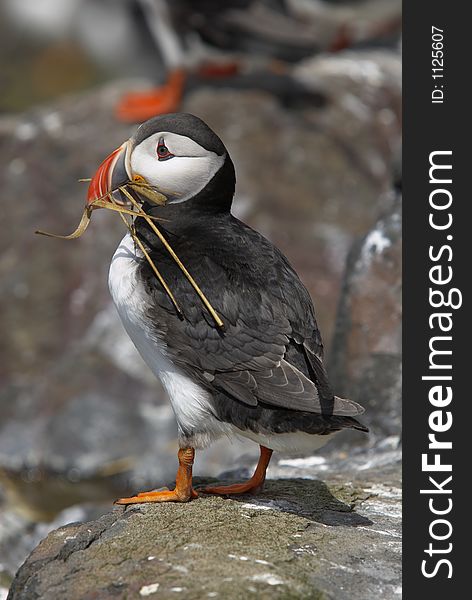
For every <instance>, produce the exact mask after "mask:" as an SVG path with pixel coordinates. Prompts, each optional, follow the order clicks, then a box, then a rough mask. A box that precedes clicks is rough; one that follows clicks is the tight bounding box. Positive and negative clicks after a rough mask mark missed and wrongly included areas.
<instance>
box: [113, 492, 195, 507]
mask: <svg viewBox="0 0 472 600" xmlns="http://www.w3.org/2000/svg"><path fill="white" fill-rule="evenodd" d="M194 498H198V494H197V492H196V491H195V490H194V489H193V488H192V489H191V490H190V492H189V493H187V492H182V491H180V490H177V489H175V490H159V491H156V492H140V493H139V494H137V495H136V496H131V497H129V498H119V499H118V500H115V502H114V504H120V505H125V506H126V505H128V504H144V503H146V502H189V501H190V500H193V499H194Z"/></svg>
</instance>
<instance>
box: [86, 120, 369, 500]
mask: <svg viewBox="0 0 472 600" xmlns="http://www.w3.org/2000/svg"><path fill="white" fill-rule="evenodd" d="M136 179H139V180H140V181H141V182H143V181H145V182H147V183H148V184H149V185H151V186H153V187H154V188H155V189H156V190H157V191H160V192H162V193H163V194H164V195H165V196H166V203H165V205H163V206H157V205H156V204H153V203H151V202H149V201H147V200H146V199H144V198H140V197H139V196H137V199H138V200H139V201H140V203H141V204H142V209H143V210H144V212H145V213H146V214H148V215H152V216H155V217H160V218H162V219H164V220H162V221H158V222H157V227H158V228H159V229H160V232H161V233H162V234H163V235H164V236H165V238H166V239H167V241H168V242H169V243H170V244H171V245H172V247H173V249H174V251H175V253H176V254H177V256H178V257H179V258H180V260H181V261H182V262H183V264H184V265H185V266H186V267H187V269H188V271H189V272H190V273H191V275H192V276H193V278H194V279H195V280H196V281H197V282H198V284H199V286H200V288H201V290H202V291H203V292H204V294H205V295H206V296H207V298H208V299H209V300H210V302H211V303H212V305H213V307H214V308H215V309H216V311H217V313H218V315H219V316H220V317H221V319H222V321H223V325H224V326H223V327H219V326H217V325H216V324H215V321H214V320H213V319H212V318H211V316H210V314H209V313H208V311H207V310H206V308H205V307H204V306H203V305H202V304H201V302H200V301H199V299H198V298H197V296H196V294H195V290H194V288H193V287H192V286H191V285H190V283H189V281H188V280H187V279H186V278H185V277H183V276H182V273H181V271H180V270H179V267H178V266H177V265H176V263H175V262H174V260H173V259H172V258H171V256H170V255H169V254H168V252H167V250H166V249H165V248H164V246H163V245H162V243H161V241H160V240H159V238H158V237H157V236H156V234H155V231H153V229H152V228H151V227H150V226H149V224H148V222H147V221H146V220H145V219H143V218H136V219H135V223H134V225H135V235H136V236H137V237H138V239H139V240H140V242H141V243H142V244H143V246H144V247H145V248H146V250H147V252H148V254H149V255H150V256H151V258H152V260H153V261H154V263H155V264H156V265H157V266H158V268H159V271H160V272H161V273H162V275H163V277H164V279H165V281H167V282H168V283H169V284H170V286H171V288H172V292H173V294H174V295H175V297H176V298H177V300H178V302H179V305H180V307H181V309H182V312H181V313H179V312H177V311H176V308H175V306H174V305H173V304H172V302H171V301H170V299H169V297H168V295H167V294H166V293H165V291H164V288H163V287H162V285H161V283H159V281H158V279H157V278H156V276H155V274H154V272H153V270H152V269H151V268H150V266H149V264H148V262H147V261H146V260H145V258H144V256H143V253H142V251H140V249H139V247H137V246H136V244H135V243H134V241H133V239H132V237H131V236H130V234H127V235H126V236H125V237H124V238H123V240H122V241H121V243H120V244H119V246H118V248H117V250H116V252H115V254H114V256H113V258H112V261H111V265H110V271H109V287H110V291H111V295H112V297H113V301H114V303H115V305H116V308H117V310H118V313H119V315H120V317H121V320H122V322H123V325H124V327H125V329H126V331H127V333H128V335H129V336H130V338H131V339H132V341H133V343H134V344H135V346H136V348H137V349H138V351H139V352H140V354H141V356H142V357H143V359H144V360H145V362H146V363H147V364H148V366H149V367H150V369H151V370H152V371H153V373H154V374H155V375H156V377H158V378H159V379H160V380H161V382H162V384H163V386H164V388H165V389H166V391H167V394H168V396H169V399H170V402H171V404H172V407H173V410H174V413H175V416H176V420H177V424H178V439H179V451H178V459H179V467H178V471H177V477H176V484H175V488H174V489H173V490H161V491H151V492H143V493H140V494H137V495H136V496H132V497H129V498H121V499H120V500H118V501H117V503H118V504H135V503H142V502H165V501H176V502H187V501H189V500H191V499H192V498H195V497H197V495H198V493H197V491H196V490H194V488H193V485H192V465H193V461H194V455H195V449H199V448H205V447H206V446H208V445H209V444H210V443H211V442H212V441H214V440H216V439H218V438H219V437H221V436H228V437H232V436H239V437H242V438H247V439H249V440H252V441H253V442H256V443H257V444H259V446H260V459H259V462H258V465H257V467H256V470H255V472H254V475H253V476H252V477H251V479H250V480H249V481H247V482H245V483H240V484H233V485H229V486H223V485H215V486H209V487H206V488H203V489H202V490H201V491H202V492H204V493H210V494H239V493H255V492H257V491H258V490H260V489H261V487H262V485H263V483H264V480H265V476H266V469H267V466H268V464H269V460H270V458H271V454H272V452H273V451H274V450H276V451H283V452H286V453H287V452H288V453H293V452H296V453H311V452H312V451H313V450H316V449H317V448H319V447H321V446H322V445H323V444H324V443H325V442H326V441H328V440H329V439H330V438H331V437H332V436H333V435H334V434H336V433H337V432H339V431H341V430H342V429H357V430H360V431H367V428H366V427H364V425H362V424H361V423H360V422H359V421H358V420H357V418H356V417H357V416H358V415H359V414H361V413H362V412H363V409H362V407H361V406H360V405H358V404H356V403H355V402H352V401H350V400H345V399H342V398H339V397H337V396H335V395H334V393H333V391H332V389H331V386H330V384H329V382H328V378H327V375H326V372H325V369H324V366H323V344H322V340H321V335H320V332H319V329H318V326H317V323H316V319H315V312H314V308H313V304H312V301H311V299H310V296H309V294H308V292H307V290H306V288H305V287H304V285H303V284H302V282H301V281H300V279H299V278H298V276H297V274H296V272H295V270H294V269H293V268H292V266H291V265H290V264H289V262H288V260H287V259H286V258H285V256H284V255H283V254H282V253H281V252H280V251H279V250H278V249H277V248H276V247H275V246H274V245H273V244H272V243H271V242H269V241H268V240H267V239H265V238H264V237H263V236H262V235H261V234H259V233H258V232H256V231H254V230H253V229H251V228H250V227H248V226H247V225H245V224H244V223H242V222H241V221H239V220H238V219H237V218H235V217H234V216H233V215H232V214H231V204H232V199H233V195H234V189H235V172H234V167H233V163H232V161H231V158H230V156H229V154H228V152H227V150H226V148H225V146H224V144H223V142H222V141H221V140H220V138H219V137H218V136H217V135H216V134H215V133H214V132H213V131H212V130H211V129H210V128H209V127H208V126H207V125H206V124H205V123H204V122H203V121H202V120H200V119H199V118H197V117H195V116H193V115H190V114H182V113H180V114H167V115H163V116H158V117H155V118H153V119H151V120H149V121H147V122H146V123H144V124H143V125H141V126H140V127H139V129H138V130H137V132H136V133H135V135H134V136H133V137H132V138H130V139H129V140H128V141H127V142H125V143H124V144H123V145H122V146H121V147H120V148H118V149H117V150H115V151H114V152H113V153H112V154H111V155H110V157H108V158H107V159H105V160H104V162H103V163H102V165H101V166H100V167H99V169H98V171H97V173H96V174H95V176H94V178H93V179H92V181H91V183H90V187H89V192H88V202H89V203H92V202H93V201H94V200H95V199H96V198H97V197H99V196H103V195H104V194H106V193H108V192H111V191H112V190H115V189H117V188H118V187H119V186H121V185H124V184H126V183H127V182H129V181H133V180H136ZM117 200H118V201H120V202H122V201H123V199H122V198H121V197H120V198H118V199H117Z"/></svg>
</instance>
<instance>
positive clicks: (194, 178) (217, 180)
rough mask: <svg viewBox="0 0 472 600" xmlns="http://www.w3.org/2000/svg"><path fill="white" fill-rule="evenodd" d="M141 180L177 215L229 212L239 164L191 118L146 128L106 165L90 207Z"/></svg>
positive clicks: (172, 117) (170, 118)
mask: <svg viewBox="0 0 472 600" xmlns="http://www.w3.org/2000/svg"><path fill="white" fill-rule="evenodd" d="M136 179H141V180H145V181H146V182H147V183H148V184H149V185H152V186H153V187H154V188H155V189H157V190H158V191H159V192H161V193H162V194H164V196H166V198H167V206H169V208H170V207H171V206H172V207H173V212H175V211H177V210H178V209H181V210H190V209H191V208H193V209H195V208H198V209H199V210H201V211H212V212H215V211H216V212H229V210H230V207H231V202H232V198H233V194H234V187H235V174H234V167H233V163H232V161H231V158H230V157H229V155H228V152H227V150H226V148H225V146H224V144H223V142H222V141H221V140H220V138H219V137H218V136H217V135H216V133H214V131H212V130H211V129H210V128H209V127H208V125H207V124H206V123H204V122H203V121H202V120H201V119H199V118H198V117H196V116H194V115H191V114H188V113H175V114H167V115H162V116H159V117H154V118H153V119H150V120H149V121H146V122H145V123H143V124H142V125H141V126H140V127H139V129H138V130H137V131H136V133H135V135H134V136H133V137H132V138H130V139H129V140H128V141H127V142H125V143H124V144H123V145H122V146H121V147H120V148H119V149H117V150H115V152H114V153H112V154H111V155H110V157H108V158H107V159H105V161H104V162H103V163H102V166H101V167H100V169H99V171H98V172H97V174H96V175H95V177H94V179H93V180H92V183H91V185H90V189H89V201H90V202H91V201H92V200H93V199H94V197H98V195H103V194H105V193H106V192H107V191H109V190H111V189H116V188H117V187H118V186H119V185H123V184H124V183H126V182H127V181H132V180H136Z"/></svg>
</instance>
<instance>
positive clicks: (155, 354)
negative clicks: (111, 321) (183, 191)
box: [108, 234, 221, 445]
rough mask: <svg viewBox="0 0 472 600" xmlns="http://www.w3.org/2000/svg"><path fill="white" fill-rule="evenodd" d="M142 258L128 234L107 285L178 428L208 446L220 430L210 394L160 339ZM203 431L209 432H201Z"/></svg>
mask: <svg viewBox="0 0 472 600" xmlns="http://www.w3.org/2000/svg"><path fill="white" fill-rule="evenodd" d="M141 258H142V255H141V253H140V250H139V249H135V246H134V242H133V240H132V238H131V236H130V235H129V234H127V235H126V236H125V237H124V238H123V240H122V241H121V242H120V245H119V246H118V248H117V249H116V252H115V254H114V255H113V258H112V261H111V265H110V272H109V276H108V285H109V288H110V293H111V295H112V298H113V302H114V303H115V306H116V309H117V310H118V314H119V315H120V318H121V321H122V323H123V326H124V328H125V329H126V332H127V333H128V335H129V337H130V338H131V340H132V342H133V343H134V345H135V346H136V348H137V350H138V352H139V353H140V354H141V356H142V358H143V360H144V361H145V362H146V364H147V365H148V367H149V368H150V369H151V371H152V372H153V373H154V375H155V376H156V377H158V378H159V379H160V380H161V382H162V384H163V386H164V388H165V390H166V391H167V394H168V396H169V399H170V401H171V404H172V408H173V410H174V413H175V416H176V419H177V422H178V424H179V428H180V429H181V430H184V431H185V432H195V434H198V436H199V439H200V438H201V441H200V442H198V441H197V442H196V445H197V444H198V445H206V444H207V443H208V442H209V441H211V440H210V438H213V437H215V435H219V434H220V433H221V432H220V431H219V428H218V427H217V422H216V420H215V419H214V418H213V415H212V412H211V406H210V404H209V397H208V393H207V391H206V390H204V389H203V388H202V387H200V386H199V385H198V384H196V383H195V382H193V381H192V380H191V379H190V378H189V377H188V376H187V375H185V374H184V373H183V372H182V371H181V370H180V369H179V368H178V367H177V366H176V365H175V364H174V363H173V362H172V361H171V360H170V359H169V357H168V356H167V354H166V345H165V342H164V340H162V339H159V337H158V335H157V333H156V327H151V326H150V323H149V320H148V319H149V317H147V316H146V312H147V309H148V307H149V303H150V299H149V297H148V296H147V294H146V292H145V290H144V288H143V285H142V283H141V281H140V280H139V278H138V276H137V275H138V273H137V270H138V262H139V261H140V260H141ZM156 325H157V324H156ZM213 430H214V431H213ZM203 431H205V432H207V433H206V434H205V435H201V434H202V432H203ZM207 438H208V439H207Z"/></svg>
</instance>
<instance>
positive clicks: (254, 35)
mask: <svg viewBox="0 0 472 600" xmlns="http://www.w3.org/2000/svg"><path fill="white" fill-rule="evenodd" d="M382 3H383V4H385V0H382ZM360 4H363V5H366V9H365V12H367V13H369V12H370V15H371V16H370V17H369V19H368V20H367V21H368V22H367V23H365V22H364V21H365V17H363V18H361V22H360V23H361V24H360V25H359V23H358V24H357V26H356V23H355V22H354V21H355V16H356V12H355V10H354V9H353V8H352V5H354V6H357V5H360ZM377 4H378V0H377ZM390 4H391V5H392V11H391V14H390V12H389V11H387V16H385V14H382V16H381V18H380V17H379V18H378V20H376V14H377V13H376V2H373V1H372V0H323V1H318V0H317V1H316V2H315V1H313V0H228V1H225V2H221V1H220V0H133V6H134V13H135V17H136V19H137V21H136V22H137V23H139V25H140V27H141V29H142V31H143V33H144V34H145V35H148V36H149V34H150V36H151V38H152V40H153V41H154V44H155V47H156V50H157V54H158V55H159V58H160V60H161V62H162V67H163V69H164V72H165V82H164V83H163V84H162V85H160V86H158V87H156V88H154V89H151V90H147V91H140V92H133V93H128V94H126V95H125V96H124V97H123V98H122V99H121V101H120V102H119V104H118V106H117V108H116V115H117V117H118V118H119V119H120V120H124V121H130V122H142V121H144V120H146V119H148V118H150V117H152V116H154V115H156V114H163V113H168V112H174V111H177V110H179V108H180V104H181V100H182V96H183V94H184V92H185V91H186V90H188V89H192V88H195V87H198V86H200V85H202V83H205V84H207V85H208V84H210V85H212V86H213V87H230V88H239V89H241V88H245V89H259V90H264V91H267V92H270V93H272V94H273V95H274V96H275V97H276V98H277V99H279V100H280V101H281V102H282V104H284V105H287V106H289V107H293V106H295V107H296V106H299V105H306V104H308V105H311V106H323V105H324V103H325V98H324V97H323V96H322V95H321V94H319V93H317V92H315V91H313V90H310V89H309V88H308V87H307V86H305V85H304V83H303V82H302V81H299V80H297V79H295V78H294V77H293V76H292V74H291V66H292V65H293V64H294V63H296V62H298V61H301V60H303V59H305V58H308V57H310V56H313V55H315V54H317V53H318V52H320V51H331V52H335V51H339V50H342V49H344V48H347V47H352V46H354V45H356V46H359V45H360V44H363V43H365V42H368V43H369V44H375V43H378V42H379V41H380V43H382V44H386V43H391V41H392V36H393V39H398V35H399V31H400V26H401V15H400V14H398V10H397V9H398V7H397V6H396V5H397V3H396V2H393V3H392V2H391V3H390ZM332 5H334V6H332ZM371 5H372V6H371ZM320 16H323V19H320ZM362 19H364V21H363V20H362ZM369 21H371V22H369ZM320 22H321V23H320ZM156 62H157V58H156Z"/></svg>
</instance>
